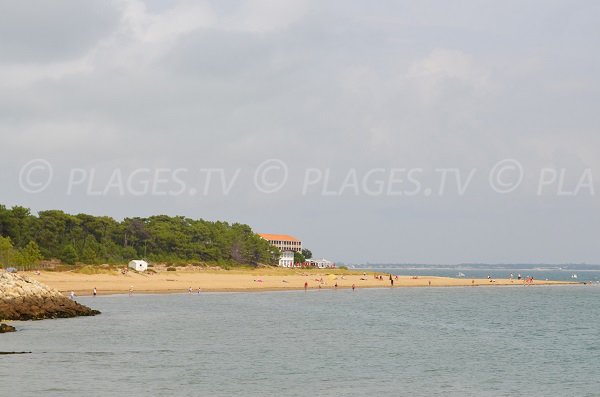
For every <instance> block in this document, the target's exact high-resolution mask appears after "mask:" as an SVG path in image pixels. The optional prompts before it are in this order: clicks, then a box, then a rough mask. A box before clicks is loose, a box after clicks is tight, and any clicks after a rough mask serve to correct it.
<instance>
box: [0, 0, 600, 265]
mask: <svg viewBox="0 0 600 397" xmlns="http://www.w3.org/2000/svg"><path fill="white" fill-rule="evenodd" d="M598 48H600V3H599V2H597V1H553V0H544V1H541V0H540V1H503V2H498V1H460V0H458V1H452V2H447V1H379V2H367V1H353V0H350V1H345V0H344V1H311V0H290V1H285V2H284V1H269V0H247V1H244V0H239V1H222V0H219V1H204V2H202V1H158V0H152V1H146V2H144V1H137V0H122V1H106V0H99V1H89V2H82V1H80V0H57V1H52V2H43V1H36V2H33V1H31V2H2V3H0V134H1V138H2V139H1V144H0V148H1V152H0V166H1V167H2V173H1V174H0V185H1V186H2V190H1V192H2V196H1V199H0V203H3V204H5V205H8V206H12V205H24V206H27V207H29V208H31V209H32V210H33V211H34V212H35V211H39V210H44V209H62V210H64V211H67V212H69V213H79V212H85V213H91V214H96V215H109V216H112V217H114V218H117V219H122V218H124V217H133V216H148V215H152V214H169V215H185V216H188V217H192V218H204V219H208V220H226V221H231V222H242V223H247V224H249V225H250V226H251V227H252V228H253V229H254V230H255V231H257V232H264V233H285V234H291V235H294V236H296V237H298V238H300V239H301V240H302V241H303V243H304V245H305V246H306V247H308V248H310V249H311V250H312V251H313V253H314V254H315V255H316V256H319V257H326V258H328V259H331V260H335V261H342V262H345V263H364V262H371V263H382V262H385V263H415V262H418V263H464V262H488V263H510V262H513V263H514V262H519V263H523V262H527V263H566V262H577V263H578V262H587V263H600V248H599V247H600V244H599V241H600V212H599V210H600V156H599V155H598V154H599V151H600V130H599V128H600V77H599V75H598V71H599V70H600V52H599V51H598ZM28 167H29V168H28ZM409 174H410V175H409ZM409 176H410V177H409ZM148 184H149V185H148ZM46 185H47V186H46ZM145 186H146V187H147V186H150V187H148V188H145Z"/></svg>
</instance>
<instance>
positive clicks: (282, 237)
mask: <svg viewBox="0 0 600 397" xmlns="http://www.w3.org/2000/svg"><path fill="white" fill-rule="evenodd" d="M258 235H259V236H260V237H262V238H264V239H265V240H271V241H273V240H279V241H300V240H298V239H297V238H296V237H292V236H289V235H287V234H265V233H259V234H258Z"/></svg>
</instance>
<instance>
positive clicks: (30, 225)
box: [0, 205, 279, 267]
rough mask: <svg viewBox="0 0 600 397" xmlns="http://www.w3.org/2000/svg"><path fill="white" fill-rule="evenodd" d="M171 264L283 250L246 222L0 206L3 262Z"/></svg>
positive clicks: (242, 261) (236, 260)
mask: <svg viewBox="0 0 600 397" xmlns="http://www.w3.org/2000/svg"><path fill="white" fill-rule="evenodd" d="M140 257H143V258H147V259H148V260H151V261H154V262H169V263H175V264H177V263H207V262H208V263H218V264H219V265H222V266H226V267H232V266H235V267H236V266H240V265H249V266H256V265H257V264H268V265H271V264H275V263H276V262H277V259H278V258H279V251H278V250H277V249H276V248H274V247H272V246H270V245H269V243H268V242H267V241H265V240H263V239H262V238H260V236H258V235H257V234H255V233H254V232H253V231H252V229H251V228H250V227H249V226H248V225H243V224H239V223H233V224H229V223H227V222H210V221H205V220H202V219H200V220H194V219H189V218H185V217H182V216H175V217H171V216H166V215H157V216H151V217H148V218H126V219H124V220H123V221H121V222H119V221H116V220H114V219H113V218H110V217H106V216H92V215H87V214H78V215H70V214H67V213H64V212H63V211H58V210H49V211H40V212H39V213H38V215H37V216H36V215H33V214H31V212H30V210H29V209H27V208H24V207H19V206H15V207H12V208H10V209H9V208H6V207H5V206H4V205H0V264H1V265H3V266H5V267H6V266H8V265H17V266H30V265H35V264H38V263H39V262H40V261H41V260H43V259H48V260H49V259H60V260H61V261H62V262H63V263H67V264H74V263H77V262H83V263H86V264H98V263H123V262H127V261H129V260H131V259H135V258H140Z"/></svg>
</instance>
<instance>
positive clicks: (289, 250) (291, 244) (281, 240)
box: [259, 233, 302, 267]
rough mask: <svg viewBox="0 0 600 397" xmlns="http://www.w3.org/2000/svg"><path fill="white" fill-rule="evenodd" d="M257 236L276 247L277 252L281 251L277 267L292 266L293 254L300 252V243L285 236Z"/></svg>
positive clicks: (264, 234) (293, 238) (291, 237)
mask: <svg viewBox="0 0 600 397" xmlns="http://www.w3.org/2000/svg"><path fill="white" fill-rule="evenodd" d="M259 236H260V237H262V238H264V239H265V240H267V241H268V242H269V244H271V245H272V246H274V247H277V248H278V249H279V251H281V257H279V266H283V267H293V266H294V252H302V241H300V240H299V239H297V238H296V237H293V236H289V235H287V234H266V233H263V234H259Z"/></svg>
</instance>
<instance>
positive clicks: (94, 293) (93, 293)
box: [92, 287, 98, 296]
mask: <svg viewBox="0 0 600 397" xmlns="http://www.w3.org/2000/svg"><path fill="white" fill-rule="evenodd" d="M97 294H98V291H96V287H94V290H93V291H92V295H94V296H96V295H97Z"/></svg>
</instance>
